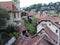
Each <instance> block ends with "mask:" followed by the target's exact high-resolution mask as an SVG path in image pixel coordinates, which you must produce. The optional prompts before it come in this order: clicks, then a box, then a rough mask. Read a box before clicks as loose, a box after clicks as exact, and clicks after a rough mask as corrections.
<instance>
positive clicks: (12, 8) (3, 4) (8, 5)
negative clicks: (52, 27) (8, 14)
mask: <svg viewBox="0 0 60 45" xmlns="http://www.w3.org/2000/svg"><path fill="white" fill-rule="evenodd" d="M0 8H5V9H7V11H12V12H15V11H18V9H17V8H16V6H15V5H14V3H13V2H12V1H7V2H0Z"/></svg>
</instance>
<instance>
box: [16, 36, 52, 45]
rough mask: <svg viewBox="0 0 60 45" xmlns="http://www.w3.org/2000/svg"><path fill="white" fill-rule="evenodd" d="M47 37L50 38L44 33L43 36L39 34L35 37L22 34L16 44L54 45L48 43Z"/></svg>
mask: <svg viewBox="0 0 60 45" xmlns="http://www.w3.org/2000/svg"><path fill="white" fill-rule="evenodd" d="M46 39H47V40H48V37H47V36H46V35H43V36H39V35H37V36H36V37H34V38H29V37H25V36H22V37H21V36H20V38H18V39H17V40H16V43H15V44H16V45H52V44H50V43H48V42H47V41H46Z"/></svg>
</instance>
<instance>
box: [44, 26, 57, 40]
mask: <svg viewBox="0 0 60 45" xmlns="http://www.w3.org/2000/svg"><path fill="white" fill-rule="evenodd" d="M44 30H45V32H46V33H47V34H48V35H49V36H50V37H51V38H52V39H53V40H55V41H57V40H58V36H57V35H56V34H55V33H54V32H52V31H51V30H50V28H48V27H47V26H46V27H44Z"/></svg>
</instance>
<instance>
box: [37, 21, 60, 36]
mask: <svg viewBox="0 0 60 45" xmlns="http://www.w3.org/2000/svg"><path fill="white" fill-rule="evenodd" d="M42 24H47V26H48V27H49V28H50V29H51V30H52V31H53V32H54V33H55V34H56V35H58V36H59V29H58V28H57V27H56V26H55V25H53V24H52V23H51V22H49V21H47V22H45V21H43V22H41V23H40V24H39V25H37V32H39V31H40V30H41V29H42V28H43V27H44V26H42ZM49 24H51V25H49ZM56 29H57V30H58V33H56Z"/></svg>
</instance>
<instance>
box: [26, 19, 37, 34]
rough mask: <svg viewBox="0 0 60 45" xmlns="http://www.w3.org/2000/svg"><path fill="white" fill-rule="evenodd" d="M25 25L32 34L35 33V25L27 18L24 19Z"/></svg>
mask: <svg viewBox="0 0 60 45" xmlns="http://www.w3.org/2000/svg"><path fill="white" fill-rule="evenodd" d="M25 27H26V28H27V29H28V30H29V32H30V33H31V34H32V35H34V34H35V33H36V30H35V27H34V26H33V25H32V24H31V23H29V22H28V20H25Z"/></svg>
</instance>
